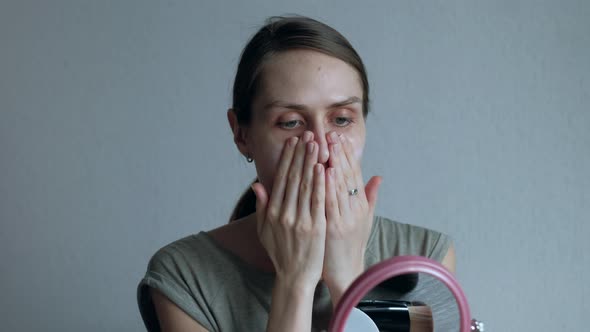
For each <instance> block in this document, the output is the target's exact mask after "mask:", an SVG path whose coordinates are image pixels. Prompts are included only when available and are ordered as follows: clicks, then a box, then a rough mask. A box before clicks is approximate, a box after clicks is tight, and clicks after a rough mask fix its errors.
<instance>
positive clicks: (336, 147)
mask: <svg viewBox="0 0 590 332" xmlns="http://www.w3.org/2000/svg"><path fill="white" fill-rule="evenodd" d="M339 145H340V144H338V143H335V144H332V149H333V150H334V152H335V153H338V152H339V151H340V146H339Z"/></svg>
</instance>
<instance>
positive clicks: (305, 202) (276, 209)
mask: <svg viewBox="0 0 590 332" xmlns="http://www.w3.org/2000/svg"><path fill="white" fill-rule="evenodd" d="M318 150H319V149H318V145H317V143H316V142H313V133H311V132H309V131H307V132H305V133H304V134H303V136H302V137H301V138H300V139H299V138H297V137H291V138H290V139H288V140H287V142H286V144H285V146H284V148H283V152H282V155H281V159H280V161H279V165H278V169H277V172H276V175H275V179H274V183H273V188H272V193H271V195H270V198H269V195H268V194H267V192H266V190H265V188H264V186H263V185H262V184H260V183H255V184H254V185H253V186H252V189H253V190H254V193H255V194H256V198H257V199H256V217H257V226H258V227H257V230H258V236H259V238H260V241H261V243H262V245H263V246H264V248H265V249H266V251H267V253H268V255H269V256H270V259H271V260H272V263H273V265H274V268H275V271H276V278H277V279H276V280H277V282H278V283H279V284H281V285H290V286H291V287H296V288H298V289H299V288H304V290H305V291H310V290H311V292H312V293H313V290H314V289H315V286H316V285H317V283H318V281H319V280H320V277H321V274H322V265H323V261H324V248H325V238H326V216H325V172H324V167H323V166H322V165H321V164H318V163H317V160H318Z"/></svg>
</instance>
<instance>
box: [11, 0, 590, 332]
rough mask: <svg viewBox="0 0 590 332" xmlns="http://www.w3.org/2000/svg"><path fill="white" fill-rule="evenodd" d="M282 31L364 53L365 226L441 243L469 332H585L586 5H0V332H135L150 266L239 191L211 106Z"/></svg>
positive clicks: (218, 221)
mask: <svg viewBox="0 0 590 332" xmlns="http://www.w3.org/2000/svg"><path fill="white" fill-rule="evenodd" d="M284 13H299V14H304V15H310V16H312V17H314V18H317V19H320V20H323V21H324V22H326V23H328V24H330V25H332V26H333V27H335V28H336V29H338V30H339V31H340V32H342V33H343V34H344V35H345V36H347V38H348V39H349V40H350V41H351V42H352V44H353V45H354V46H355V47H356V48H357V50H358V52H359V53H360V54H361V56H362V57H363V59H364V61H365V64H366V66H367V69H368V73H369V79H370V82H371V88H372V90H371V97H372V112H373V113H372V114H370V116H369V119H368V142H367V146H366V150H365V151H366V153H365V160H364V175H365V177H366V178H367V179H368V177H369V176H371V175H374V174H379V175H382V176H383V177H384V183H383V186H382V189H381V191H380V200H379V204H378V207H377V212H378V213H379V214H382V215H385V216H388V217H390V218H393V219H396V220H399V221H403V222H408V223H413V224H418V225H422V226H426V227H430V228H434V229H437V230H441V231H444V232H446V233H448V234H450V235H451V236H452V237H453V238H454V241H455V245H456V249H457V261H458V271H457V277H458V279H459V280H460V282H461V283H462V285H463V287H464V290H465V292H466V294H467V296H468V298H469V301H470V303H471V306H472V312H473V314H474V316H476V317H478V318H480V319H481V320H483V321H485V322H486V323H487V329H486V330H488V331H573V330H583V329H585V328H587V326H588V325H587V314H588V313H589V312H590V306H589V304H588V298H590V292H589V287H588V280H590V275H589V270H590V260H589V258H588V252H589V250H590V245H589V243H588V237H589V236H590V227H589V226H588V224H589V221H590V220H589V219H590V213H589V212H590V211H589V205H590V204H589V202H590V193H589V189H588V188H590V176H589V173H588V170H590V111H589V105H590V92H589V91H590V83H589V79H590V19H589V17H590V2H588V1H583V0H580V1H532V0H531V1H471V0H469V1H468V0H465V1H411V0H407V1H382V2H373V1H367V2H363V1H300V2H298V3H294V2H293V1H271V0H264V1H262V0H259V1H233V2H232V1H139V0H137V1H73V0H72V1H66V0H54V1H17V0H14V1H8V0H2V1H1V2H0V220H1V230H0V264H1V265H0V266H1V271H2V272H1V274H0V294H1V296H0V317H1V318H0V321H1V322H2V323H1V325H2V328H1V329H2V330H5V331H141V330H143V324H142V322H141V319H140V316H139V312H138V309H137V304H136V286H137V283H138V282H139V280H140V279H141V277H142V275H143V274H144V272H145V269H146V265H147V262H148V259H149V258H150V256H151V255H152V254H153V253H154V252H155V251H156V250H157V249H158V248H160V247H162V246H163V245H165V244H167V243H169V242H171V241H173V240H176V239H178V238H180V237H183V236H186V235H189V234H193V233H196V232H198V231H200V230H206V229H211V228H213V227H217V226H219V225H222V224H224V223H225V222H226V221H227V218H228V217H229V213H230V210H231V208H232V207H233V205H234V203H235V201H236V199H237V198H238V196H239V195H240V194H241V192H242V191H243V190H244V189H245V188H246V187H247V186H248V184H249V183H250V181H251V180H252V179H253V178H254V176H255V173H254V169H253V166H252V165H250V164H247V163H246V162H245V160H244V159H243V158H242V157H241V155H240V154H239V153H238V151H237V150H236V149H235V147H234V145H233V143H232V137H231V133H230V130H229V126H228V124H227V121H226V109H227V108H228V107H229V106H230V95H231V85H232V80H233V75H234V74H235V69H236V65H237V61H238V58H239V53H240V51H241V49H242V47H243V46H244V45H245V43H246V41H247V39H248V37H249V36H251V35H252V34H253V33H254V32H255V31H256V30H257V28H258V27H260V26H261V24H262V23H263V21H264V18H266V17H267V16H269V15H278V14H284Z"/></svg>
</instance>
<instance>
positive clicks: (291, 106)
mask: <svg viewBox="0 0 590 332" xmlns="http://www.w3.org/2000/svg"><path fill="white" fill-rule="evenodd" d="M356 103H358V104H360V103H362V99H361V98H359V97H356V96H352V97H348V98H346V99H344V100H342V101H337V102H335V103H333V104H331V105H330V106H328V108H338V107H343V106H347V105H351V104H356ZM275 107H280V108H289V109H294V110H298V111H305V110H307V109H308V107H307V106H305V105H303V104H295V103H286V102H283V101H280V100H275V101H272V102H270V103H268V104H266V105H265V106H264V109H266V110H268V109H271V108H275Z"/></svg>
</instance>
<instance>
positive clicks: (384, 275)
mask: <svg viewBox="0 0 590 332" xmlns="http://www.w3.org/2000/svg"><path fill="white" fill-rule="evenodd" d="M410 274H422V275H428V276H431V277H433V278H435V279H437V280H438V281H440V282H441V283H442V284H444V285H445V286H446V287H447V288H448V290H449V291H450V292H451V293H452V296H454V298H455V300H456V305H457V307H458V312H459V331H461V332H468V331H471V322H470V321H471V314H470V311H469V305H468V303H467V299H466V297H465V294H464V293H463V290H462V289H461V287H460V286H459V283H458V282H457V280H456V279H455V277H454V276H453V275H452V274H451V273H450V272H449V271H448V270H447V269H445V268H444V267H443V266H442V265H441V264H439V263H438V262H436V261H434V260H431V259H428V258H425V257H420V256H398V257H393V258H390V259H388V260H385V261H383V262H380V263H378V264H375V265H373V266H372V267H370V268H369V269H368V270H367V271H365V272H364V273H363V274H362V275H360V276H359V277H358V278H357V279H356V280H355V281H354V282H353V283H352V284H351V285H350V287H349V288H348V290H347V291H346V292H345V293H344V295H343V296H342V298H341V300H340V302H339V303H338V305H337V306H336V310H335V311H334V315H333V316H332V319H331V321H330V328H329V331H330V332H344V331H353V329H351V325H353V324H352V321H353V320H355V321H356V322H358V321H359V320H358V317H359V310H358V309H357V308H356V306H357V304H358V303H359V301H361V299H362V298H363V297H364V296H365V295H366V294H367V293H369V292H370V291H371V290H372V289H374V288H375V287H376V286H377V285H379V284H381V283H383V282H384V281H386V280H389V279H391V278H395V277H399V276H402V275H410ZM360 316H362V313H360ZM361 318H362V317H361ZM365 318H366V317H365ZM357 325H358V324H357ZM345 327H346V329H345ZM410 330H413V329H410ZM430 330H432V329H430ZM363 331H366V330H363Z"/></svg>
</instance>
